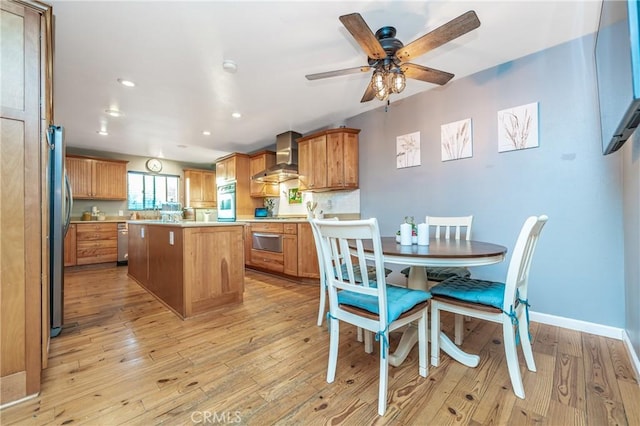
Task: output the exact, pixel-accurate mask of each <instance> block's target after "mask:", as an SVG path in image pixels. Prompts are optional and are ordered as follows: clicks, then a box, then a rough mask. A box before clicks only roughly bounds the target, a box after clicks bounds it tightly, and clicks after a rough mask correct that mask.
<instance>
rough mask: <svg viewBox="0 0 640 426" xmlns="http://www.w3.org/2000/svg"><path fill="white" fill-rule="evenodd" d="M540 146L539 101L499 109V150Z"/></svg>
mask: <svg viewBox="0 0 640 426" xmlns="http://www.w3.org/2000/svg"><path fill="white" fill-rule="evenodd" d="M536 147H538V103H537V102H534V103H531V104H527V105H521V106H518V107H514V108H508V109H503V110H502V111H498V152H505V151H514V150H518V149H526V148H536Z"/></svg>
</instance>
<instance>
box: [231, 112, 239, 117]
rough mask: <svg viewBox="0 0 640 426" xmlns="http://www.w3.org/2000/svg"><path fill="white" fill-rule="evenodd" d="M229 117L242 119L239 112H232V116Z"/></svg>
mask: <svg viewBox="0 0 640 426" xmlns="http://www.w3.org/2000/svg"><path fill="white" fill-rule="evenodd" d="M231 116H232V117H233V118H240V117H242V114H240V113H239V112H234V113H233V114H231Z"/></svg>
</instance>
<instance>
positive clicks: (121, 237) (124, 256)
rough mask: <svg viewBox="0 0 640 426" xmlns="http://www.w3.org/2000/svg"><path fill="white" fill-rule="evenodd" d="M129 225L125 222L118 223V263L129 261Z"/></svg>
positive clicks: (125, 263)
mask: <svg viewBox="0 0 640 426" xmlns="http://www.w3.org/2000/svg"><path fill="white" fill-rule="evenodd" d="M128 245H129V226H128V225H127V223H126V222H121V223H118V265H127V264H128V263H129V262H128V261H129V253H128Z"/></svg>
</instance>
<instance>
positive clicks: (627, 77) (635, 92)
mask: <svg viewBox="0 0 640 426" xmlns="http://www.w3.org/2000/svg"><path fill="white" fill-rule="evenodd" d="M639 3H640V1H639V0H622V1H620V0H604V1H603V2H602V11H601V12H600V24H599V26H598V33H597V35H596V44H595V61H596V75H597V80H598V100H599V103H600V127H601V130H602V152H603V154H605V155H606V154H611V153H612V152H615V151H617V150H618V149H620V147H621V146H622V144H624V142H625V141H626V140H627V139H629V137H630V136H631V134H632V133H633V131H634V130H635V129H636V127H638V124H640V25H639V22H640V15H639V13H640V7H639Z"/></svg>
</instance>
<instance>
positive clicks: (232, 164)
mask: <svg viewBox="0 0 640 426" xmlns="http://www.w3.org/2000/svg"><path fill="white" fill-rule="evenodd" d="M226 163H227V164H226V166H225V169H226V170H225V171H226V174H225V180H236V157H231V158H229V159H227V160H226Z"/></svg>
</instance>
